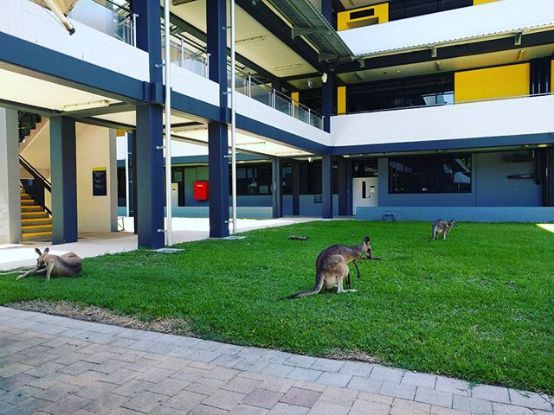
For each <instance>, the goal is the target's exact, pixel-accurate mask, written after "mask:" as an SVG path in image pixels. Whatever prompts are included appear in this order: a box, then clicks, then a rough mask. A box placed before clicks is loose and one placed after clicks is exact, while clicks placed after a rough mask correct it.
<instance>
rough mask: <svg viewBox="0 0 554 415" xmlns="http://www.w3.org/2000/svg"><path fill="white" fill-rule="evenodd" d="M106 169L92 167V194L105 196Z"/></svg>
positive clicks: (106, 189) (106, 193)
mask: <svg viewBox="0 0 554 415" xmlns="http://www.w3.org/2000/svg"><path fill="white" fill-rule="evenodd" d="M107 177H108V175H107V169H106V168H105V167H95V168H93V169H92V195H93V196H107V195H108V180H107Z"/></svg>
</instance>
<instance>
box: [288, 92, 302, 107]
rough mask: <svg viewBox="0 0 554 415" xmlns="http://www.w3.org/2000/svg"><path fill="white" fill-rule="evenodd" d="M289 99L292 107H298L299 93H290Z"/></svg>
mask: <svg viewBox="0 0 554 415" xmlns="http://www.w3.org/2000/svg"><path fill="white" fill-rule="evenodd" d="M290 99H292V102H293V104H294V105H296V106H298V104H299V102H300V92H298V91H294V92H291V93H290Z"/></svg>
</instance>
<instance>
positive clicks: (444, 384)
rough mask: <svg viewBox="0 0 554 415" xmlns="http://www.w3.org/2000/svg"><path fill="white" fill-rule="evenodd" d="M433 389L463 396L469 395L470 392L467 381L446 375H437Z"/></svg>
mask: <svg viewBox="0 0 554 415" xmlns="http://www.w3.org/2000/svg"><path fill="white" fill-rule="evenodd" d="M435 389H436V390H439V391H443V392H451V393H453V394H456V395H463V396H470V394H471V392H470V391H471V387H470V385H469V382H466V381H464V380H459V379H454V378H448V377H446V376H437V382H436V383H435Z"/></svg>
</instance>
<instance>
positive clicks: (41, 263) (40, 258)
mask: <svg viewBox="0 0 554 415" xmlns="http://www.w3.org/2000/svg"><path fill="white" fill-rule="evenodd" d="M35 252H36V253H37V254H38V258H37V269H41V268H44V267H45V266H46V264H45V263H44V257H45V256H46V255H48V252H50V248H48V247H47V248H44V251H43V252H40V249H38V248H35Z"/></svg>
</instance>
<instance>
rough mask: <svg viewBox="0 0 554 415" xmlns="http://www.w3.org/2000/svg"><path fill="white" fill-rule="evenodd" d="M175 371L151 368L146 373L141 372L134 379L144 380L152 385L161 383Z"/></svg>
mask: <svg viewBox="0 0 554 415" xmlns="http://www.w3.org/2000/svg"><path fill="white" fill-rule="evenodd" d="M174 372H175V371H174V370H169V369H161V368H157V367H155V368H153V369H150V370H147V371H146V372H141V373H139V374H138V375H137V377H136V379H141V380H146V381H148V382H152V383H158V382H161V381H162V380H164V379H167V378H169V376H170V375H172V374H173V373H174Z"/></svg>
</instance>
